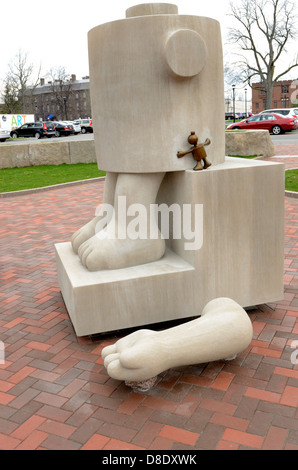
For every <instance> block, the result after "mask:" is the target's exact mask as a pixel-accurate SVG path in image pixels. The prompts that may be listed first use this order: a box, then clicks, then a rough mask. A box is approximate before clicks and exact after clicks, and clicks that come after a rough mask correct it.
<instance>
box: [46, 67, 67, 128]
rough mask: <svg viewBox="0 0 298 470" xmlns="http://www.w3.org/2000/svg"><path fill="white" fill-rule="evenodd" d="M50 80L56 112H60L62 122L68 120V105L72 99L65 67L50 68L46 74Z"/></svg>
mask: <svg viewBox="0 0 298 470" xmlns="http://www.w3.org/2000/svg"><path fill="white" fill-rule="evenodd" d="M48 76H49V77H50V80H51V93H52V97H53V99H54V101H55V103H56V107H57V109H58V110H61V111H62V116H63V119H64V120H66V121H67V120H68V115H69V111H70V110H69V104H70V99H71V97H72V94H73V91H72V81H71V75H69V74H68V73H67V72H66V70H65V67H62V66H60V67H55V68H52V69H51V70H50V72H49V74H48Z"/></svg>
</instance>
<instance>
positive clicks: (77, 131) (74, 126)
mask: <svg viewBox="0 0 298 470" xmlns="http://www.w3.org/2000/svg"><path fill="white" fill-rule="evenodd" d="M65 122H67V124H70V125H72V126H73V128H74V133H75V135H77V134H79V133H80V132H81V125H80V124H77V123H76V122H74V121H65Z"/></svg>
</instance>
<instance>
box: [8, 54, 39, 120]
mask: <svg viewBox="0 0 298 470" xmlns="http://www.w3.org/2000/svg"><path fill="white" fill-rule="evenodd" d="M39 75H40V68H39V71H38V72H37V76H36V77H34V66H33V64H32V63H30V62H29V58H28V53H27V52H24V51H22V50H21V49H20V50H19V51H18V53H17V54H16V56H15V57H14V59H13V60H12V61H11V62H10V63H9V65H8V73H7V75H6V78H5V80H4V87H5V92H6V93H7V98H9V95H10V94H11V93H13V94H14V101H15V102H17V101H18V108H19V109H20V111H21V112H23V113H27V112H28V111H30V112H31V111H32V101H33V93H34V89H35V88H36V86H37V84H38V82H39ZM5 92H4V98H5V96H6V94H5Z"/></svg>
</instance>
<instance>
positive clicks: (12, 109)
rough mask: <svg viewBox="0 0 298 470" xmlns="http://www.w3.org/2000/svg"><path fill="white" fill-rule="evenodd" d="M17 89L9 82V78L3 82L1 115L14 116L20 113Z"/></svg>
mask: <svg viewBox="0 0 298 470" xmlns="http://www.w3.org/2000/svg"><path fill="white" fill-rule="evenodd" d="M18 95H19V89H18V87H16V86H15V83H14V82H12V81H11V79H10V77H9V76H6V78H5V80H4V89H3V101H4V103H3V105H2V107H1V113H3V114H15V113H20V112H21V111H22V110H21V105H20V102H19V96H18Z"/></svg>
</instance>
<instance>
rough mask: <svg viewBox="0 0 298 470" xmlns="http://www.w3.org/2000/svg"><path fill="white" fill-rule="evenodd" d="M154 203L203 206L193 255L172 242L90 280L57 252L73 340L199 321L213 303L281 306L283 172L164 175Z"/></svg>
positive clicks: (234, 164) (237, 162)
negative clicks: (155, 256) (157, 256)
mask: <svg viewBox="0 0 298 470" xmlns="http://www.w3.org/2000/svg"><path fill="white" fill-rule="evenodd" d="M157 202H158V203H159V204H161V203H162V202H164V203H166V204H168V205H169V206H170V205H171V204H174V203H179V204H181V205H182V204H190V203H191V204H193V205H195V204H201V205H202V207H203V228H202V230H203V233H202V235H203V244H202V247H201V248H200V249H199V250H196V251H188V250H185V242H188V240H185V239H183V238H182V239H177V240H176V239H171V240H169V242H168V247H167V251H166V254H165V256H164V257H163V258H162V259H161V260H159V261H156V262H154V263H150V264H145V265H141V266H135V267H130V268H126V269H119V270H111V271H99V272H95V273H94V272H89V271H88V270H87V269H86V268H84V267H83V266H82V265H81V263H80V260H79V257H78V256H77V255H76V254H75V253H74V252H73V251H72V248H71V244H70V243H60V244H56V245H55V248H56V259H57V271H58V280H59V285H60V288H61V292H62V295H63V298H64V301H65V304H66V307H67V310H68V312H69V315H70V318H71V321H72V323H73V326H74V329H75V332H76V334H77V335H78V336H85V335H90V334H96V333H102V332H108V331H113V330H119V329H120V330H121V329H125V328H131V327H138V326H142V325H149V324H154V323H160V322H165V321H169V320H176V319H182V318H190V317H194V316H198V315H200V312H201V311H202V309H203V308H204V306H205V305H206V304H207V302H209V301H210V300H212V299H214V298H218V297H229V298H231V299H233V300H235V301H236V302H237V303H239V304H240V305H241V306H242V307H249V306H252V305H258V304H262V303H268V302H276V301H279V300H281V299H282V298H283V260H284V166H283V165H282V164H279V163H272V162H262V161H251V160H245V159H238V158H226V162H225V163H223V164H220V165H216V166H212V167H210V168H208V170H204V171H198V172H194V171H192V170H189V171H183V172H173V173H168V174H167V175H166V177H165V179H164V181H163V183H162V186H161V188H160V192H159V196H158V201H157Z"/></svg>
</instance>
